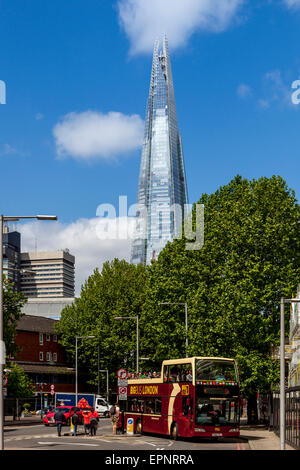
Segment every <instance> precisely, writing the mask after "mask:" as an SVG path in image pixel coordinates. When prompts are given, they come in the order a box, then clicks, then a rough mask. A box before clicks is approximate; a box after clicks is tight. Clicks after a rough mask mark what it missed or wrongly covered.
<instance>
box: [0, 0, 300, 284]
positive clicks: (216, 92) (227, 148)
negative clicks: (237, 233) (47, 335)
mask: <svg viewBox="0 0 300 470" xmlns="http://www.w3.org/2000/svg"><path fill="white" fill-rule="evenodd" d="M182 4H184V8H183V7H182ZM149 5H150V7H151V8H150V7H149ZM163 28H164V31H163V30H162V29H163ZM160 33H161V34H163V33H167V35H168V38H169V46H170V51H171V62H172V69H173V78H174V87H175V98H176V104H177V113H178V121H179V127H180V130H181V134H182V140H183V150H184V157H185V165H186V173H187V183H188V191H189V199H190V202H196V201H197V200H198V199H199V197H200V195H201V194H202V193H203V192H207V193H212V192H214V191H216V189H217V188H218V187H219V186H220V185H224V184H227V183H228V182H229V181H230V179H232V178H233V177H234V176H235V175H236V174H237V173H239V174H241V175H242V176H244V177H246V178H258V177H260V176H271V175H273V174H279V175H281V176H282V177H283V178H284V179H285V180H286V181H287V184H288V185H289V186H290V187H292V188H293V189H294V190H295V192H296V196H297V198H298V200H299V197H300V180H299V175H298V171H297V170H298V169H299V153H300V146H299V128H300V112H299V111H300V105H298V106H297V105H294V104H292V102H291V94H292V89H291V85H292V82H293V81H294V80H297V79H299V78H300V56H299V39H300V1H298V0H252V1H251V2H250V1H246V0H211V1H210V2H208V1H207V0H185V2H181V1H178V0H172V1H171V0H164V1H162V0H153V1H152V2H148V1H146V0H120V1H119V2H118V1H108V0H101V1H99V0H85V1H83V0H69V1H67V0H52V1H51V2H47V1H43V2H41V1H40V0H15V1H14V2H11V1H9V0H0V44H1V54H0V80H3V81H4V82H5V84H6V90H7V94H6V104H5V105H2V104H1V105H0V164H1V176H2V178H1V185H0V211H1V212H2V213H4V214H7V215H15V214H24V215H27V214H32V213H33V214H35V213H55V214H57V215H58V217H59V220H60V222H59V224H58V225H56V229H55V231H56V232H57V233H58V232H59V234H60V238H59V239H58V240H57V239H55V231H54V232H53V233H52V237H53V238H54V241H52V242H51V243H50V242H49V240H48V239H47V233H49V232H48V230H54V229H51V228H49V227H50V225H49V224H42V225H40V226H39V229H38V230H39V233H38V235H37V232H36V233H35V235H34V236H33V231H32V227H33V226H35V227H37V225H36V224H35V225H34V224H31V225H30V224H29V225H28V224H27V225H28V227H27V228H28V230H27V232H26V230H25V232H24V244H25V245H24V247H25V248H26V249H30V248H32V243H33V242H32V241H31V240H33V239H34V238H40V240H39V246H40V247H42V248H45V249H46V248H48V245H47V243H48V244H49V246H50V247H51V248H53V247H54V245H56V244H57V243H61V244H63V243H64V242H65V243H66V246H67V244H69V245H70V246H71V249H72V247H73V245H72V237H75V238H76V237H77V238H78V237H79V236H80V234H81V233H82V230H79V231H78V230H77V229H78V226H77V225H76V224H77V222H78V221H79V220H80V219H84V220H86V221H90V220H91V219H93V218H95V215H96V208H97V206H98V205H99V204H101V203H111V204H113V205H115V206H116V207H117V206H118V197H119V195H127V196H128V204H129V205H130V204H134V203H135V202H136V196H137V183H138V174H139V164H140V146H141V135H142V131H143V120H144V115H145V107H146V101H147V95H148V88H149V81H150V73H151V61H152V47H153V40H154V39H155V37H156V36H157V34H160ZM70 113H73V114H70ZM74 136H75V137H74ZM87 223H88V222H87ZM18 227H19V229H20V228H22V227H21V226H18ZM43 227H44V228H43ZM70 227H73V228H74V227H75V228H76V230H77V232H76V230H75V231H74V233H75V232H76V233H75V235H74V233H73V232H72V233H71V230H70ZM36 230H37V229H36ZM68 230H69V231H68ZM62 232H63V233H62ZM66 233H68V234H69V235H68V237H67V236H66ZM122 243H123V242H122ZM121 245H122V246H121ZM121 245H120V246H117V245H116V244H113V245H111V246H110V248H108V247H107V248H105V247H104V251H101V249H102V248H103V247H102V248H101V249H100V248H99V250H100V251H96V259H97V261H95V264H97V265H98V264H101V262H103V260H105V259H109V258H111V256H113V255H114V254H117V255H120V256H122V254H123V255H124V257H126V252H127V251H128V246H127V245H126V244H121ZM78 249H79V248H78ZM73 251H74V252H76V248H75V244H74V250H73ZM78 256H79V258H78V259H79V260H81V259H82V263H86V266H87V265H88V267H87V268H86V271H85V274H84V275H85V276H86V273H88V272H89V270H91V269H92V261H91V260H92V259H93V255H92V253H91V255H90V261H89V263H90V264H88V262H87V261H83V255H82V254H81V255H80V254H79V252H78ZM80 256H81V257H80ZM94 259H95V257H94ZM99 260H100V261H99ZM80 262H81V261H80ZM84 275H83V274H82V276H81V277H80V276H79V277H80V279H81V278H83V277H84Z"/></svg>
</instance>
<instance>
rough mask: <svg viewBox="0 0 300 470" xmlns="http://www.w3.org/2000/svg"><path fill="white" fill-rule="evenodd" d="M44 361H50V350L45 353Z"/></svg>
mask: <svg viewBox="0 0 300 470" xmlns="http://www.w3.org/2000/svg"><path fill="white" fill-rule="evenodd" d="M46 361H48V362H49V361H51V353H50V352H47V354H46Z"/></svg>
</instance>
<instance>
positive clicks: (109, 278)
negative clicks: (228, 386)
mask: <svg viewBox="0 0 300 470" xmlns="http://www.w3.org/2000/svg"><path fill="white" fill-rule="evenodd" d="M199 204H204V206H205V227H204V246H203V247H202V249H201V250H187V249H186V240H185V239H181V240H174V241H173V242H169V243H168V244H167V245H166V247H165V248H164V250H163V251H162V252H161V253H160V255H159V257H158V260H157V261H155V262H153V263H152V265H151V266H147V267H144V266H141V265H140V266H134V265H131V264H129V263H127V262H126V261H123V260H117V259H115V260H114V261H113V262H111V263H108V262H107V263H105V264H104V265H103V268H102V271H101V273H100V272H99V271H98V270H95V271H94V273H93V274H92V275H91V276H90V277H89V279H88V280H87V282H86V283H85V284H84V286H83V287H82V291H81V295H80V298H78V299H76V300H75V303H74V304H73V305H71V306H69V307H66V308H65V309H64V311H63V312H62V316H61V320H60V323H59V332H60V333H61V335H62V344H63V345H64V346H65V347H66V348H67V350H68V351H69V353H70V354H71V356H72V357H73V358H74V354H75V336H76V335H77V336H86V335H95V336H96V339H95V340H92V339H90V340H80V343H78V344H79V345H80V347H79V361H80V363H81V365H82V366H84V367H85V368H86V369H88V370H89V371H90V372H91V374H92V375H93V374H94V381H96V373H97V372H96V370H97V345H100V351H101V368H102V369H109V370H110V371H112V372H113V373H114V374H115V372H116V370H117V369H118V368H119V367H120V366H126V367H128V368H131V369H132V370H134V369H135V351H136V334H135V326H136V325H135V322H134V321H133V320H119V321H117V320H115V317H117V316H129V317H132V316H136V315H138V316H139V319H140V355H141V356H142V355H146V356H147V357H149V358H150V361H149V363H147V365H148V364H149V367H158V366H159V364H160V363H161V361H162V360H164V359H168V358H178V357H184V356H185V353H186V351H185V335H186V331H185V322H184V306H183V305H159V303H162V302H170V303H171V302H173V303H175V302H177V303H178V302H180V303H185V302H186V303H187V305H188V339H189V348H188V355H189V356H193V355H196V356H222V357H235V358H236V359H237V360H238V363H239V366H240V373H241V382H242V387H243V390H244V393H245V394H246V395H251V394H253V393H255V392H256V391H257V390H260V391H262V392H264V391H267V390H268V389H269V388H270V385H271V384H272V383H276V382H277V381H278V363H277V362H276V361H274V360H273V359H272V355H271V347H272V345H274V346H276V345H277V344H278V343H279V302H280V298H281V297H290V296H291V295H292V293H293V292H295V290H296V287H297V284H298V282H299V274H300V263H299V261H300V259H299V258H300V249H299V248H300V246H299V245H300V224H299V204H298V202H297V200H296V198H295V194H294V192H293V191H292V190H291V189H290V188H288V187H287V185H286V183H285V181H284V180H283V179H282V178H281V177H279V176H273V177H271V178H265V177H262V178H259V179H258V180H252V181H249V180H247V179H243V178H242V177H241V176H237V177H235V178H234V179H233V180H232V181H231V182H230V183H229V184H227V185H225V186H223V187H221V188H219V189H218V190H217V191H216V192H215V193H213V194H211V195H207V194H203V195H202V196H201V198H200V200H199ZM287 320H288V318H287ZM287 328H288V325H287ZM287 331H288V330H287ZM144 365H145V364H144Z"/></svg>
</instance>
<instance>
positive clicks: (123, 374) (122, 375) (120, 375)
mask: <svg viewBox="0 0 300 470" xmlns="http://www.w3.org/2000/svg"><path fill="white" fill-rule="evenodd" d="M117 377H118V379H123V380H124V379H127V377H128V374H127V370H126V369H119V370H118V371H117Z"/></svg>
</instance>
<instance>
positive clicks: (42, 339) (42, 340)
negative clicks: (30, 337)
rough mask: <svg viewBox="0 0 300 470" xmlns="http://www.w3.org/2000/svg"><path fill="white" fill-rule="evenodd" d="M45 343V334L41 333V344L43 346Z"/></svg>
mask: <svg viewBox="0 0 300 470" xmlns="http://www.w3.org/2000/svg"><path fill="white" fill-rule="evenodd" d="M43 344H44V335H43V333H40V345H41V346H43Z"/></svg>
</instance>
